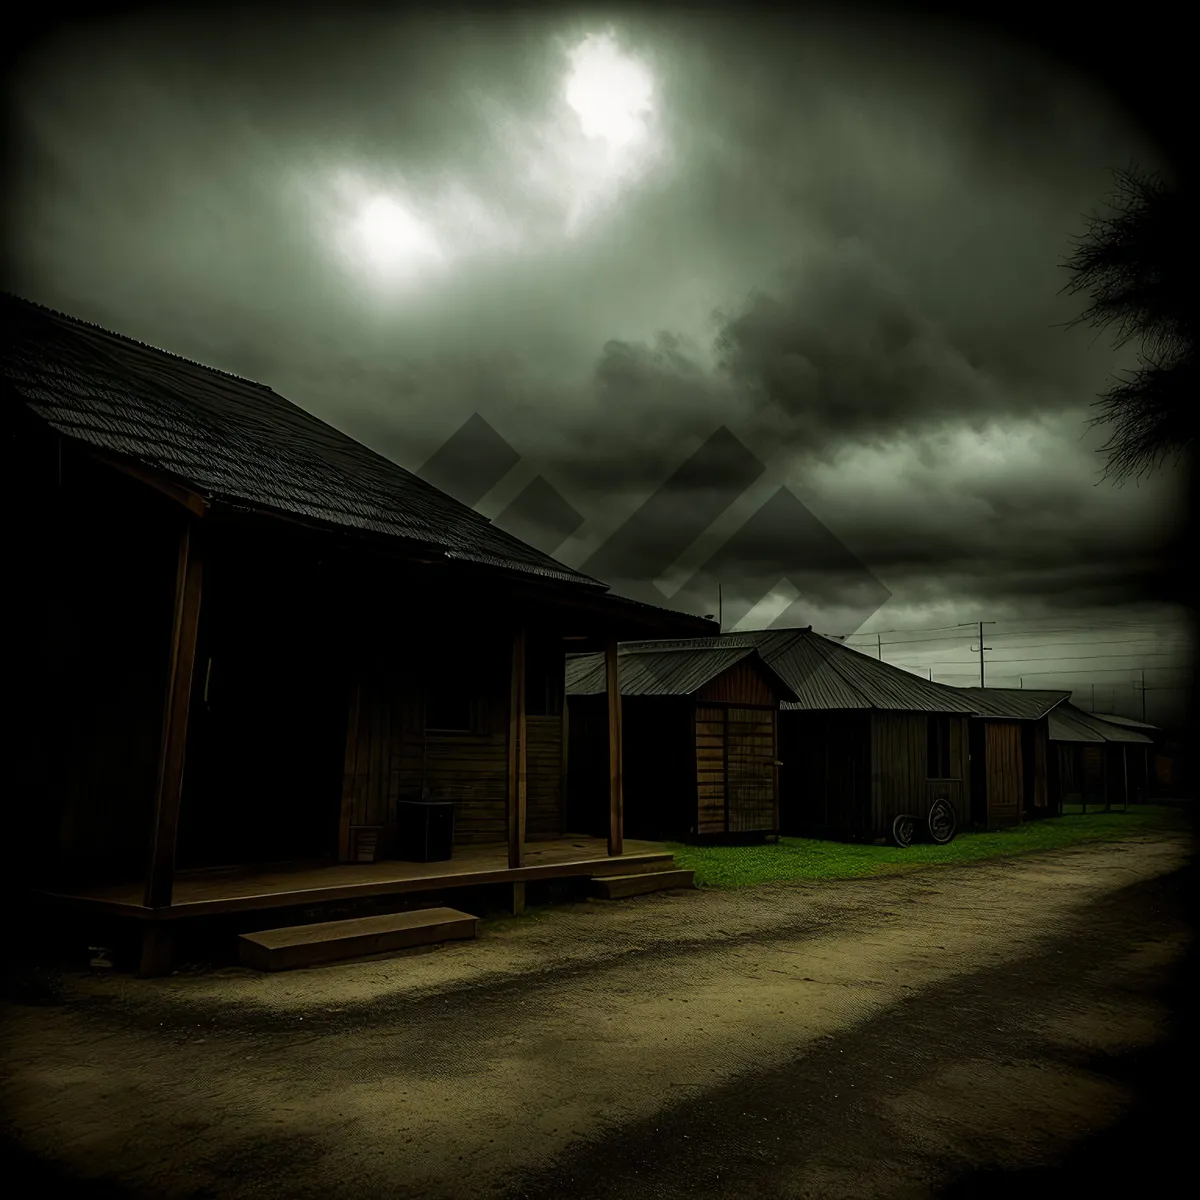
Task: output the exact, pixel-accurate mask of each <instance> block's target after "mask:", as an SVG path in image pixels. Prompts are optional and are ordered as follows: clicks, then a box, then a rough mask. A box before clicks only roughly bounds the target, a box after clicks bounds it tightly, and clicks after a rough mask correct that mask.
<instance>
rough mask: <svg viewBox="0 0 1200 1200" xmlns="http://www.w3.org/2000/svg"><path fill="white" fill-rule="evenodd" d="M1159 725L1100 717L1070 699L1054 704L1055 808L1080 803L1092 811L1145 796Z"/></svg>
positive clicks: (1051, 726) (1051, 732)
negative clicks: (1153, 733)
mask: <svg viewBox="0 0 1200 1200" xmlns="http://www.w3.org/2000/svg"><path fill="white" fill-rule="evenodd" d="M1134 726H1138V728H1135V727H1134ZM1153 728H1154V727H1153V726H1148V725H1145V724H1144V722H1140V721H1137V722H1135V721H1131V720H1130V719H1129V718H1124V717H1100V716H1098V715H1097V714H1094V713H1088V712H1084V711H1083V710H1082V709H1079V708H1076V707H1075V706H1074V705H1073V704H1070V703H1066V704H1063V705H1060V706H1059V707H1057V708H1056V709H1054V711H1053V712H1052V713H1051V714H1050V719H1049V739H1050V745H1051V746H1052V747H1053V755H1052V759H1051V772H1050V798H1051V805H1052V807H1053V809H1054V810H1055V811H1057V812H1061V811H1062V809H1063V807H1064V806H1065V805H1075V804H1078V805H1080V806H1082V807H1083V808H1084V810H1085V811H1086V810H1087V809H1088V808H1089V807H1104V808H1111V807H1112V805H1113V804H1120V805H1122V806H1125V805H1128V804H1129V803H1130V802H1131V801H1133V802H1137V800H1139V799H1144V798H1145V796H1146V794H1147V792H1148V790H1149V783H1150V776H1151V771H1150V750H1151V748H1152V746H1153V739H1152V738H1151V737H1150V736H1149V733H1148V731H1149V730H1151V729H1153Z"/></svg>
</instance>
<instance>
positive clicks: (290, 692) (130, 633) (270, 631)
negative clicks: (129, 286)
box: [0, 296, 716, 970]
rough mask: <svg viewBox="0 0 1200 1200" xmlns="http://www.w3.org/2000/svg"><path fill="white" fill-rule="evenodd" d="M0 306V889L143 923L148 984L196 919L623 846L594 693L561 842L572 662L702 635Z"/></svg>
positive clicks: (185, 368)
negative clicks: (8, 747)
mask: <svg viewBox="0 0 1200 1200" xmlns="http://www.w3.org/2000/svg"><path fill="white" fill-rule="evenodd" d="M2 309H3V317H4V333H3V347H2V349H3V357H2V361H0V384H2V386H3V389H4V415H5V449H6V455H7V457H6V464H5V466H6V469H5V478H6V481H7V483H8V486H9V488H10V502H9V511H10V512H18V511H19V512H21V513H22V514H23V516H22V520H21V521H20V522H18V523H17V524H18V528H17V529H16V530H15V531H14V532H15V535H16V536H15V539H14V549H13V553H14V555H15V563H14V568H15V571H16V577H17V578H20V579H21V580H23V581H24V586H23V587H22V588H19V589H17V590H16V593H15V599H16V602H17V605H18V608H19V609H20V611H19V612H18V614H17V616H18V622H19V624H18V626H17V627H18V628H20V629H21V630H22V631H23V636H22V637H21V638H19V639H17V642H18V644H17V645H16V647H15V651H16V656H17V660H18V661H17V662H16V663H15V664H14V678H15V681H16V684H17V694H19V695H20V696H21V697H22V701H21V703H20V704H19V705H18V706H17V708H18V714H17V719H18V722H19V725H18V727H17V728H16V729H15V730H14V732H15V734H16V737H17V739H18V742H19V744H21V745H22V746H23V747H24V753H22V754H21V755H19V756H17V765H16V769H15V772H14V774H15V778H14V779H13V780H12V786H11V787H10V789H9V795H10V796H11V797H13V798H14V800H15V798H17V797H19V802H15V803H11V804H10V809H9V813H10V834H11V844H12V845H14V846H16V847H19V848H20V853H19V854H18V855H16V856H15V857H14V858H13V860H12V862H11V863H10V864H9V870H8V872H7V874H6V878H7V881H8V882H9V883H10V884H12V885H14V886H18V887H22V888H31V889H33V890H34V893H35V896H36V897H41V898H43V899H46V900H47V902H49V901H50V900H54V901H55V903H57V902H59V901H61V902H64V903H65V902H70V903H71V904H72V905H75V906H76V907H79V906H82V907H83V908H84V909H87V910H88V911H91V908H95V909H96V910H97V911H100V910H103V911H104V912H108V913H117V914H121V915H123V916H125V917H129V918H131V919H135V920H137V921H140V922H142V923H143V927H144V928H145V930H146V939H145V946H146V954H145V957H144V964H145V965H146V966H147V969H155V970H157V969H162V968H163V966H164V963H165V962H166V957H165V955H166V952H167V951H166V949H165V948H166V947H169V938H167V936H166V935H167V932H168V931H169V929H170V928H172V927H173V922H174V921H176V920H177V919H181V918H182V917H183V916H184V915H190V914H192V913H196V914H200V913H201V911H202V912H203V913H204V914H206V915H212V914H214V913H218V912H224V911H232V910H237V911H243V910H248V909H254V908H267V907H271V906H275V907H288V906H294V905H296V904H299V903H301V902H308V903H311V902H315V899H325V898H346V897H351V896H357V895H368V894H369V895H372V896H376V897H378V896H380V895H383V894H387V893H390V892H391V891H397V892H402V891H406V890H408V891H411V890H412V889H413V888H415V887H418V886H423V881H424V883H429V884H430V885H431V886H432V884H433V883H440V885H445V886H460V885H462V884H464V883H465V882H466V881H467V876H470V875H474V876H477V877H479V878H486V879H489V880H495V881H504V880H510V879H511V880H512V881H513V883H514V887H515V886H516V885H517V884H519V883H521V881H523V880H524V879H526V878H535V877H540V876H539V872H540V873H541V874H542V875H545V874H547V873H549V874H553V873H554V872H556V871H558V872H561V873H564V874H571V873H576V874H578V873H579V871H580V870H587V869H589V868H587V867H581V866H580V862H581V861H582V860H584V859H588V858H589V857H590V858H596V857H597V856H598V857H600V858H613V857H617V856H621V855H622V854H623V852H624V834H623V824H622V820H623V813H622V793H621V742H620V731H621V721H620V696H619V694H618V693H617V691H616V688H615V685H614V687H613V688H611V689H610V690H609V694H608V697H607V702H606V720H605V745H606V751H607V756H608V760H609V761H608V766H607V767H606V769H605V770H604V773H603V784H602V790H603V791H604V793H605V795H606V797H607V808H606V818H607V820H606V822H605V825H604V828H603V830H602V831H601V833H600V838H601V839H602V840H593V841H591V842H589V841H587V839H584V841H583V842H567V841H564V840H563V835H564V834H565V833H568V832H572V833H573V832H574V831H572V830H568V828H567V819H566V818H567V814H566V807H565V790H564V768H565V763H564V749H565V746H564V737H563V710H564V705H563V688H564V663H565V656H566V653H567V651H568V650H571V649H577V650H587V651H593V652H597V653H600V654H601V655H602V657H603V656H607V659H608V660H609V661H610V662H611V663H612V664H613V668H614V673H615V663H616V646H617V642H618V640H619V639H623V638H630V637H646V636H678V635H689V636H698V637H703V636H704V635H705V634H706V633H707V632H708V631H710V630H711V631H713V632H715V631H716V627H715V625H714V624H713V623H711V622H707V621H703V620H700V619H699V618H695V617H689V616H685V615H682V614H678V613H670V612H667V611H666V610H662V609H657V608H653V607H652V606H649V605H643V604H636V603H633V602H631V601H627V600H623V599H621V598H619V597H615V596H612V595H610V594H608V589H607V588H606V587H605V585H603V584H601V583H598V582H597V581H595V580H593V579H590V578H588V577H585V576H583V575H580V574H579V573H577V572H575V571H573V570H571V569H569V568H567V567H565V566H563V565H562V564H560V563H558V562H556V561H555V560H554V559H552V558H550V557H549V556H547V555H545V554H543V553H542V552H540V551H538V550H536V549H534V548H533V547H531V546H528V545H526V544H524V543H523V542H521V541H519V540H518V539H517V538H515V537H512V536H511V535H509V534H507V533H505V532H503V531H502V530H500V529H499V528H497V527H496V526H495V525H493V524H492V523H490V522H489V521H487V520H486V519H485V518H483V517H482V516H480V515H479V514H477V513H475V512H474V511H473V510H472V509H470V508H469V507H467V506H466V505H464V504H461V503H459V502H458V501H456V500H454V499H452V498H451V497H449V496H447V495H445V494H444V493H442V492H440V491H438V490H437V489H435V488H433V487H431V486H430V485H428V484H426V483H424V482H423V481H422V480H421V479H420V478H419V477H417V476H415V475H413V474H411V473H409V472H408V471H405V470H403V469H402V468H400V467H398V466H397V465H396V464H394V463H392V462H391V461H389V460H387V459H385V458H383V457H381V456H380V455H378V454H376V453H374V452H373V451H371V450H369V449H368V448H367V447H365V446H363V445H361V444H359V443H357V442H355V441H354V440H353V439H351V438H349V437H347V436H346V435H344V434H342V433H340V432H338V431H337V430H336V429H333V428H332V427H330V426H328V425H326V424H324V423H323V422H321V421H319V420H318V419H316V418H315V417H313V416H311V415H310V414H309V413H307V412H305V411H304V410H303V409H301V408H298V407H297V406H295V405H293V404H291V403H290V402H289V401H287V400H285V399H284V398H283V397H281V396H279V395H277V394H276V393H275V392H273V391H271V390H270V388H268V387H265V386H263V385H261V384H257V383H252V382H249V381H247V380H244V379H240V378H238V377H236V376H232V375H229V374H226V373H224V372H221V371H218V370H215V369H212V368H208V367H205V366H202V365H200V364H197V363H194V362H190V361H188V360H185V359H182V358H179V357H177V356H175V355H172V354H168V353H166V352H163V351H161V350H156V349H153V348H151V347H149V346H146V345H144V344H142V343H139V342H136V341H133V340H131V339H129V338H125V337H122V336H120V335H118V334H114V333H111V332H109V331H107V330H104V329H101V328H99V327H97V326H95V325H90V324H87V323H85V322H82V321H79V320H76V319H74V318H71V317H66V316H63V315H62V314H58V313H54V312H51V311H50V310H48V309H45V308H42V307H40V306H37V305H34V304H30V303H28V302H27V301H23V300H19V299H16V298H14V297H8V296H6V297H3V300H2ZM480 597H486V600H485V601H484V602H482V603H481V602H480V599H479V598H480ZM422 798H424V799H433V800H437V799H441V800H445V801H448V802H449V804H450V807H451V808H452V809H453V816H454V826H453V827H454V844H455V849H454V856H455V858H457V856H458V855H459V853H460V851H461V853H462V854H463V855H464V860H463V864H459V863H452V864H450V865H448V866H447V867H445V868H444V869H443V868H440V867H438V868H436V869H437V870H441V871H442V876H443V877H441V878H440V880H434V879H432V876H431V875H430V872H431V871H433V870H434V867H431V866H430V865H429V864H428V863H426V862H420V861H416V859H415V857H414V853H413V847H412V846H411V845H407V844H401V843H402V842H403V838H402V837H401V831H400V826H399V824H398V814H399V806H400V805H401V804H402V803H403V802H404V801H407V800H421V799H422ZM443 811H445V810H443ZM556 839H557V841H556ZM530 846H535V847H539V849H537V850H530V849H529V847H530ZM468 863H469V864H473V865H469V866H468V865H467V864H468ZM371 864H373V866H372V865H371ZM281 871H282V874H281V873H280V872H281ZM272 872H274V874H272ZM331 872H332V874H331ZM427 877H428V878H427ZM522 886H523V884H522ZM39 903H40V900H39ZM89 906H91V908H89Z"/></svg>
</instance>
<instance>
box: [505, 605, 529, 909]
mask: <svg viewBox="0 0 1200 1200" xmlns="http://www.w3.org/2000/svg"><path fill="white" fill-rule="evenodd" d="M527 779H528V774H527V755H526V738H525V628H524V626H518V627H517V628H516V629H515V630H514V631H513V643H512V679H511V691H510V693H509V702H508V865H509V867H510V868H512V869H516V868H517V867H520V866H523V865H524V861H523V860H524V857H525V807H526V788H527ZM522 890H524V888H523V886H522Z"/></svg>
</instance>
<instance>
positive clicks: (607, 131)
mask: <svg viewBox="0 0 1200 1200" xmlns="http://www.w3.org/2000/svg"><path fill="white" fill-rule="evenodd" d="M558 50H559V53H560V54H561V61H562V70H563V76H562V83H561V87H560V89H559V91H558V92H557V94H556V95H555V96H554V97H553V98H552V99H551V100H550V102H549V103H548V104H547V105H545V106H543V108H542V109H541V111H535V112H520V111H517V110H515V109H513V108H511V107H509V106H505V105H503V104H501V103H500V102H499V101H497V100H495V99H494V98H493V97H490V96H488V95H484V94H480V95H477V96H476V97H475V102H476V110H477V113H478V116H479V118H480V120H481V122H482V123H483V126H484V128H485V130H486V144H487V145H488V146H489V147H490V151H489V154H488V155H487V156H486V157H487V161H486V162H482V161H481V162H474V163H470V162H464V163H444V164H438V165H437V166H436V167H431V166H430V164H423V169H422V170H421V171H420V172H416V173H413V174H411V175H406V177H405V178H403V179H398V178H395V177H393V178H391V179H390V181H389V178H388V176H389V174H390V172H389V171H388V170H387V169H386V168H385V169H384V170H374V169H371V168H370V167H368V166H365V165H364V167H363V168H361V169H358V170H341V171H337V172H334V173H333V174H332V175H329V174H326V176H325V182H324V183H321V182H317V181H316V180H312V179H310V180H309V181H308V182H306V184H305V185H304V191H305V192H306V193H307V195H308V198H309V201H310V205H311V206H312V207H313V208H314V209H315V211H314V214H313V220H314V222H315V223H316V224H317V225H318V227H321V228H325V229H327V230H330V231H331V233H330V234H329V235H327V236H328V237H329V239H330V241H331V244H332V245H333V247H334V249H335V251H336V252H337V254H338V256H339V257H340V259H341V260H342V262H343V264H344V266H345V269H346V270H347V271H348V272H350V274H351V276H352V277H353V278H357V279H360V280H361V281H362V282H364V283H367V284H373V285H374V286H375V287H382V288H384V289H386V290H391V291H393V292H395V291H399V292H404V291H407V290H410V289H411V287H412V286H413V285H415V284H418V283H429V282H431V281H432V280H433V279H434V278H435V277H436V275H437V274H438V273H439V272H440V273H444V272H445V271H446V270H450V269H453V268H454V267H455V266H460V265H462V264H464V263H466V262H468V261H479V260H480V259H486V258H497V257H503V256H511V255H513V254H517V253H533V254H536V253H542V252H554V251H555V249H556V248H557V247H558V246H560V245H561V243H563V242H564V241H570V240H572V239H575V238H578V237H579V236H581V235H582V234H583V233H584V232H585V231H587V230H590V229H593V228H594V227H595V221H596V219H597V218H599V217H601V216H602V215H603V214H604V213H606V212H611V211H612V210H613V208H614V206H615V205H616V204H617V203H618V202H619V201H620V200H621V199H622V198H623V197H626V196H628V195H629V194H630V192H631V190H632V189H633V188H634V187H635V186H636V185H637V184H638V183H639V182H641V181H643V180H645V179H646V178H647V176H648V175H649V174H650V173H651V171H652V170H653V169H654V168H655V167H657V166H659V165H661V164H662V163H663V162H664V160H665V154H664V150H665V147H664V144H663V139H662V138H661V136H660V134H659V132H658V130H657V129H656V126H655V122H654V116H655V114H654V106H653V98H654V90H655V89H654V82H653V79H652V77H651V73H650V70H649V68H648V67H647V66H646V65H645V64H644V63H643V62H641V61H640V60H639V59H637V58H635V57H633V56H630V55H628V54H626V53H624V52H623V51H622V50H621V48H620V47H619V46H618V44H617V41H616V38H615V37H614V36H613V35H612V34H608V33H606V34H590V35H588V36H587V37H585V38H583V39H582V40H581V41H578V42H576V43H574V44H572V45H566V44H563V43H560V44H559V47H558Z"/></svg>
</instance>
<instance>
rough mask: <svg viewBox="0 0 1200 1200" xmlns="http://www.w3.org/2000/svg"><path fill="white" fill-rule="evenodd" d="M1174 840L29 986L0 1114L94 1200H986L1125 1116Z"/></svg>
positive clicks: (1167, 944) (1172, 936)
mask: <svg viewBox="0 0 1200 1200" xmlns="http://www.w3.org/2000/svg"><path fill="white" fill-rule="evenodd" d="M1187 850H1188V845H1187V842H1186V840H1185V839H1184V838H1182V837H1176V836H1169V835H1163V836H1160V837H1157V838H1154V839H1145V840H1136V841H1128V842H1123V843H1119V844H1111V845H1103V846H1093V847H1089V848H1086V849H1080V850H1072V851H1063V852H1059V853H1055V854H1048V855H1039V856H1033V857H1029V858H1025V859H1018V860H1008V861H993V862H989V863H982V864H978V865H975V866H971V867H962V868H952V869H940V870H934V871H928V872H922V873H919V874H915V875H910V876H900V877H889V878H879V879H872V880H859V881H853V882H846V883H838V884H820V885H817V884H793V885H784V886H772V887H766V888H755V889H750V890H746V891H742V892H697V893H672V894H667V895H659V896H650V897H645V898H641V899H637V900H631V901H621V902H617V903H613V904H607V905H606V904H600V903H589V904H578V905H571V906H563V907H561V908H556V909H552V910H550V911H549V912H548V913H545V914H543V915H538V916H535V917H531V918H526V919H522V920H519V921H512V922H503V923H500V924H497V925H487V926H485V927H484V929H483V931H482V934H481V938H480V940H479V941H478V942H476V943H474V944H463V945H456V946H452V947H449V948H445V949H441V950H438V951H436V952H433V953H425V954H419V955H408V956H402V957H396V958H390V959H381V960H376V961H372V962H361V963H356V964H347V965H343V966H337V967H328V968H323V969H321V970H314V971H306V972H298V973H291V974H286V975H279V976H259V975H253V974H250V973H247V972H242V971H239V970H226V971H222V972H219V973H217V974H211V973H210V974H207V975H202V974H189V973H181V974H178V975H175V976H172V977H170V978H168V979H165V980H137V979H131V978H125V977H117V978H111V979H98V980H92V979H81V978H67V979H63V980H62V981H61V982H60V981H58V980H56V979H50V980H48V981H43V983H42V984H41V985H40V988H37V987H33V986H32V985H30V984H29V983H25V984H24V985H22V987H21V988H18V989H17V991H16V993H15V998H10V999H9V1000H8V1001H6V1002H5V1005H4V1011H3V1017H4V1027H3V1046H2V1060H0V1061H2V1063H3V1070H4V1078H3V1083H2V1085H0V1101H2V1103H3V1114H4V1117H5V1121H6V1124H7V1125H8V1127H9V1132H10V1135H11V1136H12V1138H13V1139H14V1141H15V1143H16V1144H17V1145H18V1146H19V1147H20V1148H21V1149H20V1152H21V1153H27V1154H29V1155H32V1156H35V1157H36V1158H37V1159H40V1160H53V1161H54V1162H55V1163H57V1164H60V1166H61V1168H62V1169H65V1170H68V1171H70V1172H71V1173H72V1174H74V1175H77V1176H83V1177H87V1178H89V1179H92V1180H100V1179H103V1180H107V1181H109V1183H110V1185H111V1192H110V1194H112V1195H114V1196H115V1195H137V1196H161V1197H192V1198H199V1197H217V1196H220V1197H235V1198H240V1197H251V1196H255V1197H275V1196H278V1197H288V1198H289V1200H291V1198H296V1200H300V1198H304V1197H309V1196H312V1197H318V1196H320V1197H331V1198H340V1197H362V1196H385V1195H386V1196H389V1197H413V1198H417V1197H420V1198H422V1200H443V1198H448V1200H460V1198H473V1197H479V1196H489V1195H490V1196H497V1197H506V1198H509V1200H517V1198H522V1200H543V1198H546V1200H549V1198H550V1197H564V1196H571V1197H579V1198H580V1200H590V1198H597V1200H599V1198H600V1197H614V1198H615V1197H642V1196H646V1197H655V1198H666V1197H671V1198H674V1197H679V1198H682V1197H685V1196H686V1197H701V1198H703V1197H729V1198H734V1197H737V1198H739V1200H740V1198H741V1197H745V1196H756V1197H757V1196H770V1197H780V1198H784V1197H788V1198H793V1197H796V1198H798V1197H839V1198H840V1197H859V1196H861V1197H872V1198H875V1200H883V1198H889V1197H917V1196H926V1195H934V1194H943V1193H946V1190H947V1189H951V1190H953V1189H954V1188H958V1189H959V1194H968V1193H967V1192H963V1191H962V1189H963V1188H964V1187H967V1186H968V1185H969V1186H970V1188H971V1189H973V1190H972V1191H971V1192H970V1194H985V1193H984V1192H983V1191H981V1190H980V1189H981V1188H984V1187H985V1186H989V1185H988V1184H987V1180H989V1179H990V1180H992V1181H993V1183H992V1185H990V1186H994V1187H995V1188H997V1189H998V1190H996V1191H995V1192H994V1193H991V1192H989V1193H986V1194H997V1195H999V1194H1008V1191H1009V1189H1010V1188H1011V1180H1008V1182H1007V1183H1005V1182H1004V1181H1005V1179H1007V1176H1006V1173H1007V1172H1012V1171H1022V1172H1029V1171H1031V1170H1038V1169H1045V1168H1048V1167H1049V1166H1052V1165H1053V1164H1055V1163H1057V1162H1061V1161H1063V1160H1064V1157H1067V1158H1069V1156H1070V1155H1071V1154H1072V1153H1075V1154H1079V1153H1080V1152H1081V1151H1083V1150H1084V1148H1088V1149H1087V1152H1088V1153H1095V1141H1094V1139H1095V1138H1096V1136H1097V1135H1102V1134H1104V1133H1105V1131H1113V1130H1117V1129H1119V1128H1121V1124H1122V1122H1125V1123H1126V1124H1128V1122H1129V1121H1131V1120H1134V1119H1136V1115H1137V1113H1138V1111H1139V1110H1138V1108H1137V1103H1138V1101H1139V1099H1140V1096H1139V1093H1140V1092H1141V1091H1143V1090H1144V1087H1145V1083H1144V1081H1143V1080H1141V1079H1140V1078H1139V1071H1140V1070H1142V1069H1143V1068H1144V1067H1145V1064H1147V1063H1149V1062H1150V1061H1151V1059H1152V1058H1153V1056H1154V1055H1155V1054H1156V1053H1160V1052H1161V1050H1159V1049H1156V1047H1162V1046H1165V1045H1166V1043H1165V1041H1164V1039H1165V1038H1166V1036H1167V1032H1168V1030H1167V1023H1166V1020H1165V1018H1166V999H1165V996H1166V993H1165V991H1164V989H1165V988H1166V986H1167V983H1168V979H1169V975H1170V972H1171V969H1172V967H1173V965H1174V964H1175V963H1177V961H1178V960H1179V958H1180V956H1181V954H1182V952H1183V950H1184V947H1185V945H1186V941H1187V929H1186V926H1185V923H1184V918H1183V914H1182V911H1181V909H1180V905H1179V896H1178V885H1179V872H1180V869H1181V867H1182V866H1183V864H1184V861H1185V857H1186V854H1187ZM22 988H23V990H22ZM1139 1064H1140V1065H1139ZM981 1172H983V1174H981ZM1139 1178H1141V1179H1142V1180H1143V1181H1144V1182H1149V1180H1150V1178H1151V1177H1150V1176H1148V1175H1147V1173H1146V1170H1145V1169H1143V1170H1142V1171H1141V1172H1140V1173H1139ZM947 1194H948V1193H947Z"/></svg>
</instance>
